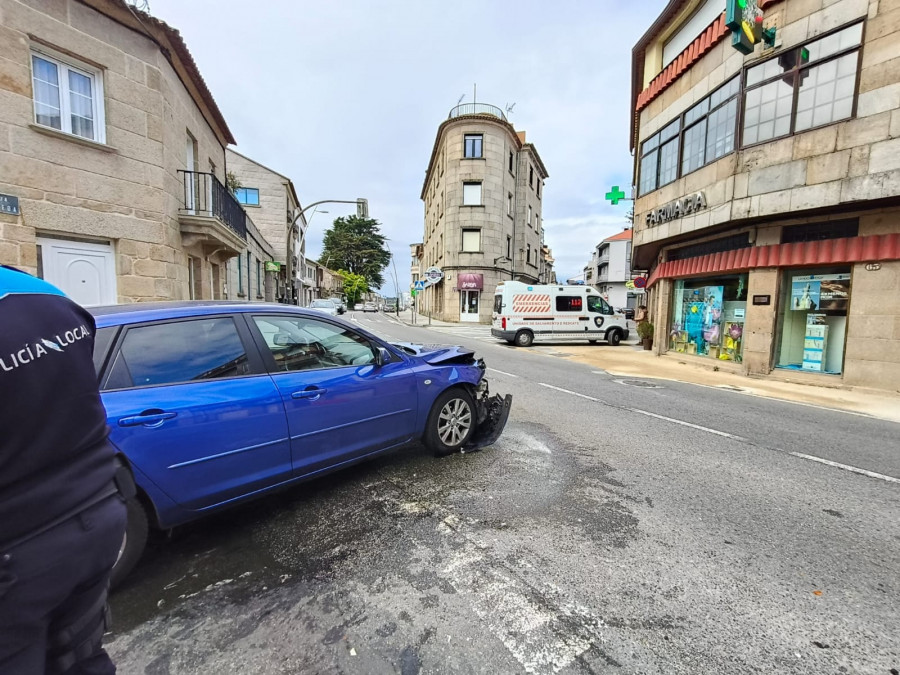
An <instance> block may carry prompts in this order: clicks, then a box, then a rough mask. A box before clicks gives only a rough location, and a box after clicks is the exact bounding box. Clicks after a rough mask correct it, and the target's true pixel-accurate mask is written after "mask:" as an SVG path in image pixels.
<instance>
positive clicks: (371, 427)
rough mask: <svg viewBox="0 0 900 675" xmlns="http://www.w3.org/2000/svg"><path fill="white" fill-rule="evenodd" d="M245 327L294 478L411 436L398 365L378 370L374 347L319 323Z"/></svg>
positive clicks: (405, 365) (268, 318) (413, 397)
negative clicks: (280, 407)
mask: <svg viewBox="0 0 900 675" xmlns="http://www.w3.org/2000/svg"><path fill="white" fill-rule="evenodd" d="M250 323H251V327H252V328H253V329H254V330H255V331H256V338H257V340H258V343H259V347H260V351H262V352H263V355H264V358H265V359H266V361H267V365H268V367H269V368H270V370H271V372H272V379H273V380H274V381H275V384H276V386H277V387H278V390H279V391H280V393H281V397H282V400H283V401H284V407H285V410H286V411H287V419H288V428H289V431H290V436H291V453H292V457H293V463H294V473H295V475H306V474H310V473H315V472H316V471H321V470H323V469H326V468H329V467H332V466H336V465H338V464H341V463H343V462H347V461H352V460H353V459H356V458H359V457H362V456H364V455H366V454H369V453H371V452H375V451H377V450H383V449H386V448H390V447H393V446H396V445H399V444H402V443H405V442H407V441H409V440H410V439H411V438H412V437H413V433H414V430H415V425H416V416H417V414H418V397H417V392H416V380H415V375H414V373H413V371H412V368H411V366H410V363H409V361H407V360H406V359H405V358H403V357H401V356H399V355H393V357H392V360H391V361H390V362H389V363H384V364H382V365H378V364H377V363H376V349H377V347H378V346H379V345H378V343H376V342H374V341H373V340H371V339H369V338H368V337H366V336H365V335H363V334H362V333H359V332H357V331H354V330H353V329H351V328H349V327H347V326H346V325H342V324H338V323H331V322H330V321H328V320H327V319H324V317H323V319H318V318H312V317H306V316H302V315H296V314H276V313H257V314H254V315H253V317H252V320H251V321H250Z"/></svg>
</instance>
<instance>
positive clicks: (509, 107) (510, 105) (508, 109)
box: [506, 101, 516, 115]
mask: <svg viewBox="0 0 900 675" xmlns="http://www.w3.org/2000/svg"><path fill="white" fill-rule="evenodd" d="M515 107H516V104H515V101H513V102H512V103H508V104H507V105H506V114H507V115H509V114H511V113H512V111H513V108H515Z"/></svg>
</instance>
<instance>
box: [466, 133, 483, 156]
mask: <svg viewBox="0 0 900 675" xmlns="http://www.w3.org/2000/svg"><path fill="white" fill-rule="evenodd" d="M483 138H484V137H483V136H482V135H481V134H466V135H465V157H466V158H467V159H480V158H481V157H483V156H484V155H483V154H482V152H481V150H482V147H481V146H482V143H483Z"/></svg>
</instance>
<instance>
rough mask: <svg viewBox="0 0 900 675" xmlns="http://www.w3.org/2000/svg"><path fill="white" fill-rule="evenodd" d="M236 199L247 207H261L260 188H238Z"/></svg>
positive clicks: (235, 192) (235, 194)
mask: <svg viewBox="0 0 900 675" xmlns="http://www.w3.org/2000/svg"><path fill="white" fill-rule="evenodd" d="M234 197H235V199H237V200H238V202H240V203H241V204H243V205H245V206H259V188H247V187H241V188H238V189H237V190H235V191H234Z"/></svg>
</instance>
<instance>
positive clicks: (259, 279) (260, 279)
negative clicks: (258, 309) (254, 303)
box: [256, 260, 263, 298]
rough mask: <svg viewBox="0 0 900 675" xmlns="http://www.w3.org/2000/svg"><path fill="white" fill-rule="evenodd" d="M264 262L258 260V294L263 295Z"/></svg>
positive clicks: (258, 295)
mask: <svg viewBox="0 0 900 675" xmlns="http://www.w3.org/2000/svg"><path fill="white" fill-rule="evenodd" d="M262 287H263V285H262V262H261V261H259V260H257V261H256V296H257V297H260V298H261V297H262Z"/></svg>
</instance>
